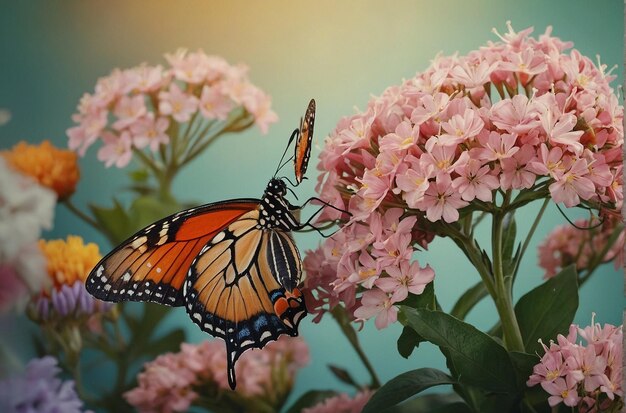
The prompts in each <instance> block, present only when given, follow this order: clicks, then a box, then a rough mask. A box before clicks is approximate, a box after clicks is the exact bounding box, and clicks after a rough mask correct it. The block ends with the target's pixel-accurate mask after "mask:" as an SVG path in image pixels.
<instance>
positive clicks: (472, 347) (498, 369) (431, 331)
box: [401, 307, 517, 393]
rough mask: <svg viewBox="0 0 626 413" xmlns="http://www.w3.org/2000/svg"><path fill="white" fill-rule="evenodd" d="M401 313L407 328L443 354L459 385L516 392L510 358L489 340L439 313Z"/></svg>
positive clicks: (411, 311) (500, 347) (477, 331)
mask: <svg viewBox="0 0 626 413" xmlns="http://www.w3.org/2000/svg"><path fill="white" fill-rule="evenodd" d="M401 310H402V311H403V312H404V313H405V316H406V319H407V323H408V325H409V326H410V327H412V328H413V329H415V331H417V333H418V334H419V335H420V336H422V337H424V338H425V339H426V340H428V341H429V342H431V343H433V344H435V345H437V346H439V347H440V348H441V349H442V352H443V353H444V354H446V355H447V358H449V360H448V361H449V362H451V363H452V365H453V367H454V371H455V373H456V374H457V375H458V377H457V379H458V381H459V382H460V383H467V384H471V385H474V386H477V387H480V388H482V389H483V390H487V391H489V392H495V393H516V392H517V386H516V381H515V370H514V368H513V364H512V363H511V359H510V358H509V355H508V353H507V351H506V350H505V349H504V347H502V346H501V345H500V344H498V343H497V342H496V341H495V340H494V339H493V338H491V337H489V336H488V335H487V334H485V333H483V332H482V331H480V330H478V329H476V328H475V327H474V326H472V325H470V324H467V323H464V322H463V321H460V320H458V319H456V318H454V317H452V316H450V315H449V314H446V313H443V312H440V311H430V310H425V309H418V310H413V309H410V308H407V307H402V308H401Z"/></svg>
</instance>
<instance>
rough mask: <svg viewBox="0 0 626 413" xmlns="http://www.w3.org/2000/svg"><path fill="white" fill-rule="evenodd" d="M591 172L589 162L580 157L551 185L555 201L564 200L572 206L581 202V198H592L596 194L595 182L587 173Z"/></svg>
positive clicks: (567, 205)
mask: <svg viewBox="0 0 626 413" xmlns="http://www.w3.org/2000/svg"><path fill="white" fill-rule="evenodd" d="M588 173H589V169H588V168H587V162H586V161H585V160H584V159H579V160H577V161H576V162H574V164H573V165H572V166H571V167H570V169H569V171H567V172H565V173H564V174H563V175H562V176H561V177H560V178H559V179H558V180H557V181H556V182H554V183H552V184H551V185H550V195H552V199H554V202H556V203H559V202H563V203H564V204H565V206H566V207H568V208H571V207H573V206H576V205H578V204H579V203H580V198H582V199H590V198H591V197H592V196H593V195H594V194H595V189H596V188H595V186H594V184H593V182H592V181H591V180H590V179H589V178H587V177H586V176H585V175H587V174H588Z"/></svg>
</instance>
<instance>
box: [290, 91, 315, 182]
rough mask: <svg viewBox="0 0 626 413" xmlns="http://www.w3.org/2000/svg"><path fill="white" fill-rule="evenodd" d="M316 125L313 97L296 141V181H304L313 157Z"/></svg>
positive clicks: (294, 161) (294, 160) (294, 159)
mask: <svg viewBox="0 0 626 413" xmlns="http://www.w3.org/2000/svg"><path fill="white" fill-rule="evenodd" d="M314 126H315V99H311V101H310V102H309V106H308V107H307V110H306V113H305V114H304V118H303V119H302V122H301V124H300V134H299V135H298V140H297V141H296V149H295V155H294V158H293V163H294V169H295V172H296V182H297V183H300V182H302V179H303V177H304V174H305V172H306V168H307V166H308V165H309V158H310V157H311V141H312V140H313V128H314Z"/></svg>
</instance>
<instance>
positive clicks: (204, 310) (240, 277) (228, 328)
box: [184, 210, 306, 389]
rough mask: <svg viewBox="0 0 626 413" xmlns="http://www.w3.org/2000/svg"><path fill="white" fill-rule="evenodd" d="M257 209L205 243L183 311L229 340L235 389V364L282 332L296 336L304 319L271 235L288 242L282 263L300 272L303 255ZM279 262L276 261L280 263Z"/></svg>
mask: <svg viewBox="0 0 626 413" xmlns="http://www.w3.org/2000/svg"><path fill="white" fill-rule="evenodd" d="M258 223H259V211H258V210H254V211H250V212H248V213H246V214H244V215H242V216H241V217H240V218H239V219H237V220H236V221H234V222H233V223H231V224H230V225H229V226H228V227H227V228H225V229H224V230H223V231H221V232H219V233H218V234H216V235H215V237H214V238H213V239H212V240H211V241H209V242H208V243H207V245H206V246H205V247H204V248H203V249H202V250H201V251H200V254H199V255H198V257H197V258H196V260H195V261H194V262H193V263H192V265H191V268H190V270H189V276H188V278H187V281H186V283H185V287H184V291H185V292H184V296H185V301H186V304H185V308H186V309H187V313H188V314H189V316H190V317H191V319H192V320H193V321H194V322H195V323H196V324H197V325H198V326H199V327H200V328H201V329H202V330H203V331H205V332H207V333H209V334H211V335H213V336H216V337H220V338H223V339H224V341H226V350H227V357H228V360H227V364H228V382H229V384H230V386H231V388H233V389H234V388H235V385H236V377H235V362H236V361H237V359H238V358H239V356H240V355H241V354H242V353H243V352H244V351H245V350H247V349H249V348H262V347H263V346H265V344H267V343H268V342H269V341H273V340H276V339H278V337H279V336H280V335H281V334H288V335H290V336H296V335H297V334H298V324H299V322H300V320H301V319H302V317H303V316H304V315H306V307H305V304H304V300H303V297H302V295H301V293H300V291H299V290H298V289H297V288H294V289H292V291H291V292H290V291H287V290H285V288H284V287H283V286H282V285H281V284H280V282H279V281H278V278H277V276H276V274H275V273H274V271H275V269H274V267H272V265H274V266H275V264H271V263H270V260H271V259H272V258H271V251H269V248H271V246H270V244H271V243H270V237H271V236H273V235H275V234H279V236H281V237H283V238H282V239H284V240H286V242H289V243H290V244H289V245H288V248H290V250H291V253H290V254H291V255H290V257H293V261H291V262H289V263H287V262H284V263H279V264H278V266H279V267H280V271H283V270H285V266H286V265H288V266H289V267H290V268H291V270H292V271H295V272H300V265H301V262H300V257H299V254H298V251H297V249H296V246H295V244H294V243H293V240H292V239H291V237H290V236H289V234H288V233H287V232H285V231H282V230H278V229H274V230H263V229H261V228H260V227H259V225H258ZM278 259H280V258H277V260H278ZM298 276H299V274H298Z"/></svg>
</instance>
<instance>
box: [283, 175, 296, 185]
mask: <svg viewBox="0 0 626 413" xmlns="http://www.w3.org/2000/svg"><path fill="white" fill-rule="evenodd" d="M280 179H282V180H284V181H287V182H289V185H291V186H298V184H294V183H293V182H291V179H289V178H288V177H286V176H281V177H280Z"/></svg>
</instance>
